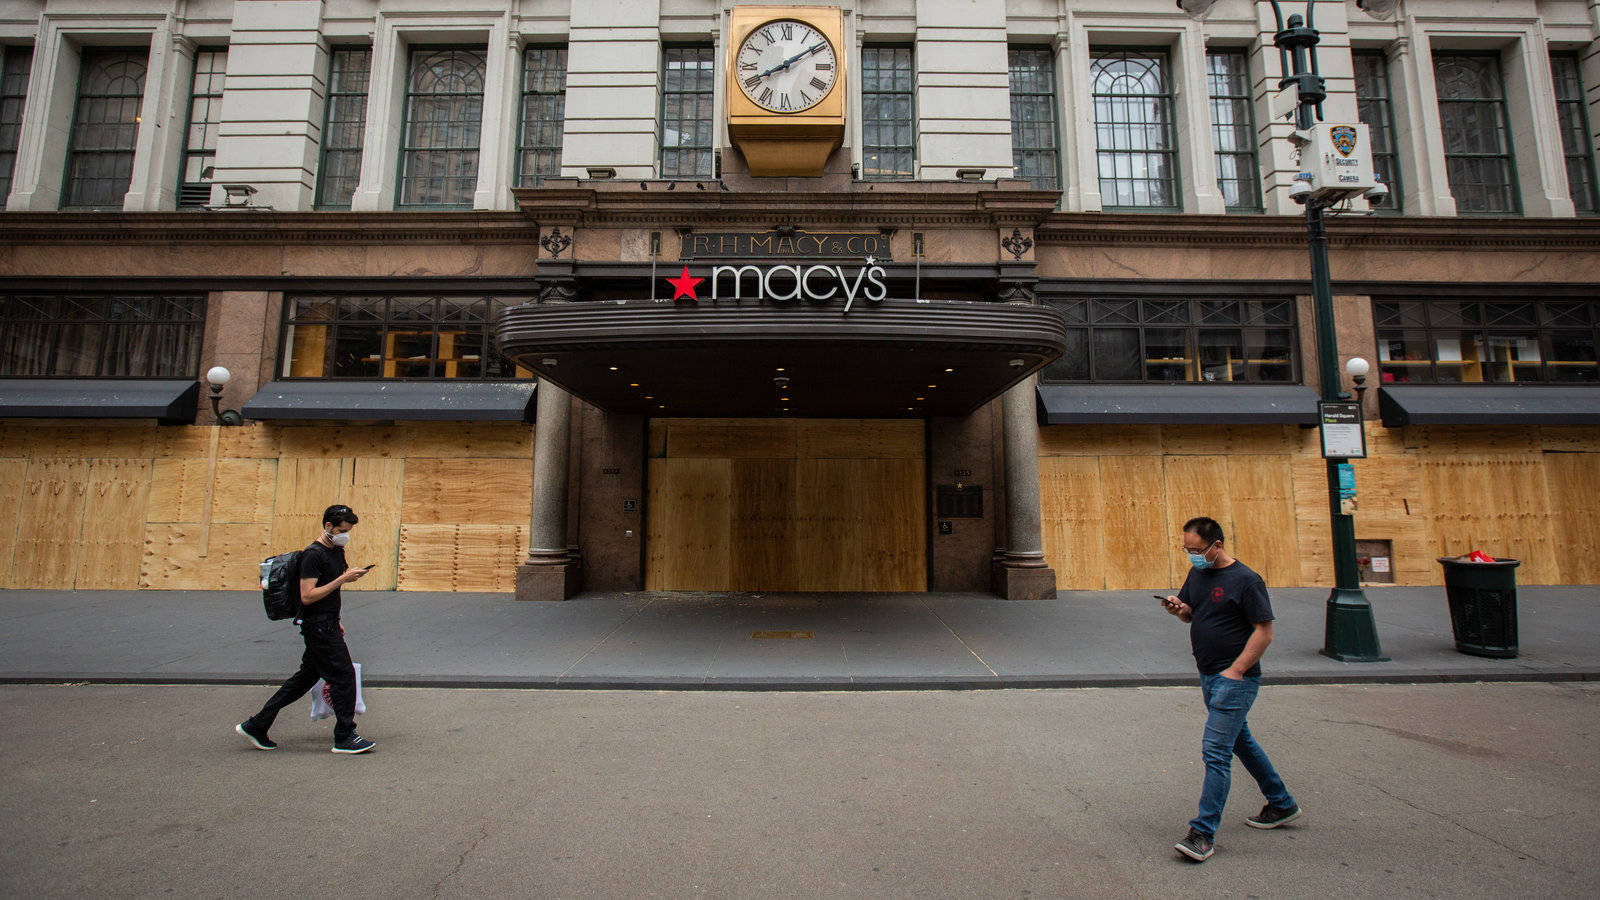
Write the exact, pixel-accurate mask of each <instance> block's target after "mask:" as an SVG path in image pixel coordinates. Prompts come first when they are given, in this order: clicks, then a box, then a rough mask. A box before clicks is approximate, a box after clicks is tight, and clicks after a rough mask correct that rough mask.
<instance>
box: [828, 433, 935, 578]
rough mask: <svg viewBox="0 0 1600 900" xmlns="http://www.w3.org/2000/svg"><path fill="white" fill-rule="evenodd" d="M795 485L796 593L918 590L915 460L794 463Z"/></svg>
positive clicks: (920, 516) (923, 565)
mask: <svg viewBox="0 0 1600 900" xmlns="http://www.w3.org/2000/svg"><path fill="white" fill-rule="evenodd" d="M799 484H800V498H799V504H798V507H799V522H798V525H799V529H798V531H799V535H800V542H799V546H798V549H797V554H796V555H797V557H798V560H799V566H800V589H801V590H803V591H919V590H923V589H924V588H925V586H926V584H927V561H926V552H925V549H924V548H925V546H926V543H925V539H924V528H925V525H924V522H925V521H926V519H925V512H924V504H925V502H926V498H925V496H924V491H923V464H922V460H920V459H917V460H889V459H809V460H801V461H800V462H799Z"/></svg>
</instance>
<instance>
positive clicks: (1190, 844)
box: [1161, 516, 1300, 862]
mask: <svg viewBox="0 0 1600 900" xmlns="http://www.w3.org/2000/svg"><path fill="white" fill-rule="evenodd" d="M1183 551H1184V553H1185V554H1187V555H1188V557H1189V566H1190V568H1189V575H1188V577H1187V578H1185V579H1184V582H1183V587H1182V588H1180V589H1179V590H1178V595H1177V596H1175V597H1165V598H1163V599H1162V601H1161V603H1162V606H1164V607H1165V608H1166V610H1167V612H1169V613H1171V614H1172V615H1174V616H1177V617H1178V619H1179V620H1180V621H1183V622H1188V623H1189V643H1190V646H1191V647H1193V649H1194V659H1195V663H1196V664H1197V665H1198V666H1199V668H1200V693H1201V696H1203V697H1204V698H1205V704H1206V730H1205V737H1204V739H1203V740H1202V742H1201V755H1202V757H1203V758H1204V760H1205V766H1206V774H1205V783H1204V785H1203V786H1202V787H1201V790H1200V813H1199V815H1197V816H1196V817H1195V818H1194V820H1193V821H1191V822H1190V823H1189V833H1188V834H1187V835H1186V836H1185V837H1184V838H1183V840H1181V841H1179V842H1178V843H1177V844H1176V845H1174V848H1175V849H1176V850H1177V851H1178V852H1179V853H1182V854H1183V855H1184V856H1187V857H1188V858H1190V859H1192V860H1194V861H1195V862H1204V861H1205V860H1207V859H1209V858H1210V857H1211V853H1212V841H1213V839H1214V838H1215V836H1216V833H1217V826H1218V825H1219V824H1220V823H1221V821H1222V808H1223V806H1225V805H1226V804H1227V802H1228V788H1229V786H1230V782H1231V781H1232V777H1233V757H1235V756H1237V757H1239V761H1240V762H1242V763H1244V767H1245V770H1246V771H1248V772H1249V773H1250V775H1251V776H1252V777H1253V778H1255V780H1256V784H1258V785H1260V787H1261V793H1262V794H1264V795H1265V796H1266V799H1267V805H1266V806H1263V807H1262V808H1261V812H1259V813H1257V814H1256V815H1253V816H1250V817H1248V818H1246V819H1245V824H1247V825H1249V826H1251V827H1253V828H1277V827H1278V826H1280V825H1285V824H1288V823H1289V822H1291V821H1294V820H1295V819H1296V818H1298V817H1299V816H1300V805H1299V804H1298V803H1296V802H1295V799H1294V797H1292V796H1291V795H1290V794H1289V790H1288V788H1286V787H1284V785H1283V779H1282V778H1280V777H1278V771H1277V770H1276V769H1274V768H1273V767H1272V761H1271V760H1269V759H1267V754H1266V751H1264V750H1262V749H1261V746H1260V745H1259V744H1257V743H1256V741H1255V738H1254V737H1252V736H1251V735H1250V726H1249V725H1248V724H1247V723H1246V722H1245V717H1246V716H1247V715H1248V714H1249V712H1250V706H1251V704H1253V703H1255V699H1256V695H1257V693H1259V692H1260V690H1261V655H1262V654H1263V653H1265V652H1266V649H1267V645H1268V644H1270V643H1272V603H1271V602H1270V600H1269V599H1268V597H1267V586H1266V583H1265V582H1264V581H1262V579H1261V576H1260V575H1257V574H1256V573H1255V572H1254V571H1252V570H1251V569H1250V568H1249V567H1248V566H1246V565H1245V564H1244V563H1242V562H1239V561H1238V560H1237V559H1234V558H1233V557H1232V556H1230V555H1228V551H1227V550H1226V549H1224V548H1223V545H1222V526H1221V525H1218V524H1217V522H1216V520H1214V519H1208V518H1205V517H1204V516H1201V517H1198V518H1194V519H1190V520H1189V521H1187V522H1185V523H1184V524H1183Z"/></svg>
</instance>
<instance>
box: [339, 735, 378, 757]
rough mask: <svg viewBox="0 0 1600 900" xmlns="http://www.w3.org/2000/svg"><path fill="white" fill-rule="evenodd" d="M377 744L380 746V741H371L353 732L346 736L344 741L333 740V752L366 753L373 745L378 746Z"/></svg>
mask: <svg viewBox="0 0 1600 900" xmlns="http://www.w3.org/2000/svg"><path fill="white" fill-rule="evenodd" d="M376 746H378V742H377V741H369V740H367V739H366V738H364V737H362V736H361V735H359V734H352V735H350V736H349V737H347V738H345V739H344V740H342V741H334V742H333V752H335V753H366V752H367V751H368V750H371V749H372V748H373V747H376Z"/></svg>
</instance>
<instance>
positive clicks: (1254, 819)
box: [1244, 803, 1300, 828]
mask: <svg viewBox="0 0 1600 900" xmlns="http://www.w3.org/2000/svg"><path fill="white" fill-rule="evenodd" d="M1298 818H1300V804H1298V803H1296V804H1295V805H1293V806H1291V807H1289V808H1288V809H1279V808H1278V807H1276V806H1273V805H1272V804H1270V803H1268V804H1267V805H1266V806H1263V807H1261V812H1258V813H1256V814H1255V815H1253V816H1246V817H1245V820H1244V823H1245V824H1246V825H1249V826H1250V827H1251V828H1277V827H1278V826H1279V825H1287V824H1289V823H1290V822H1293V821H1294V820H1295V819H1298Z"/></svg>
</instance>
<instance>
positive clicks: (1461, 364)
mask: <svg viewBox="0 0 1600 900" xmlns="http://www.w3.org/2000/svg"><path fill="white" fill-rule="evenodd" d="M1372 314H1373V322H1374V324H1375V325H1376V327H1377V333H1378V372H1379V375H1380V377H1381V379H1382V381H1383V383H1384V384H1397V383H1398V384H1404V383H1421V384H1474V383H1482V382H1490V383H1494V384H1515V383H1523V382H1533V383H1541V382H1595V381H1600V368H1597V363H1596V360H1595V339H1596V326H1597V324H1600V301H1594V300H1517V301H1499V300H1492V301H1490V300H1485V301H1480V300H1377V301H1374V302H1373V304H1372Z"/></svg>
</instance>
